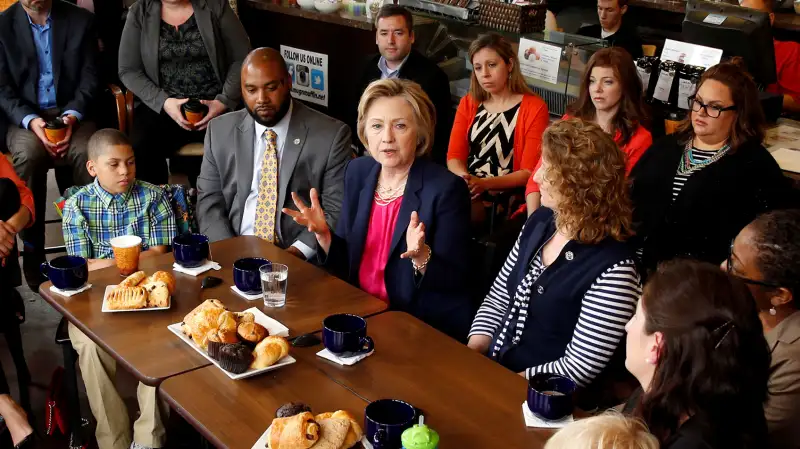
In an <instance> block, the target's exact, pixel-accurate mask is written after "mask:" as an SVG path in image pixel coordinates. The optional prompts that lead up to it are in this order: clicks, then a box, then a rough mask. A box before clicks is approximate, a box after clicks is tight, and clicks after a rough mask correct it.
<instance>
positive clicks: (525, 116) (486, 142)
mask: <svg viewBox="0 0 800 449" xmlns="http://www.w3.org/2000/svg"><path fill="white" fill-rule="evenodd" d="M469 58H470V62H471V63H472V66H473V71H472V80H471V83H470V88H469V93H468V94H467V95H466V96H465V97H464V98H462V99H461V103H460V104H459V105H458V111H457V112H456V118H455V122H454V123H453V131H452V133H451V134H450V147H449V149H448V151H447V168H449V169H450V171H451V172H453V173H455V174H456V175H458V176H461V177H462V178H464V180H465V181H466V182H467V184H468V185H469V190H470V194H471V195H472V200H473V207H472V222H473V223H475V224H478V223H482V222H483V221H484V219H485V215H486V209H485V207H484V203H483V201H482V195H483V193H484V192H502V191H508V190H512V189H516V188H521V187H523V186H524V185H525V183H526V182H527V180H528V178H529V177H530V176H531V174H532V173H533V168H534V167H535V166H536V162H537V161H538V160H539V157H540V155H541V153H542V150H541V146H542V134H543V133H544V130H545V128H547V124H548V121H549V114H548V112H547V105H546V104H545V102H544V101H542V99H541V98H539V97H538V96H536V94H534V93H533V92H532V91H531V89H530V88H529V87H528V85H527V84H526V82H525V78H524V77H523V76H522V72H520V69H519V64H517V61H516V54H515V53H514V49H513V48H512V47H511V44H510V43H509V42H508V41H507V40H505V39H504V38H503V37H501V36H500V35H498V34H494V33H490V34H484V35H481V36H479V37H478V38H477V39H476V40H475V41H474V42H472V45H470V48H469Z"/></svg>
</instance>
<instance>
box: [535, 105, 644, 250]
mask: <svg viewBox="0 0 800 449" xmlns="http://www.w3.org/2000/svg"><path fill="white" fill-rule="evenodd" d="M542 158H543V159H544V160H546V161H547V171H545V172H544V173H543V176H544V178H545V180H546V181H547V182H548V183H549V184H551V185H552V188H553V189H554V190H555V193H556V195H555V197H556V201H558V202H559V204H558V206H557V207H556V208H555V209H556V211H555V212H556V225H557V226H558V228H559V229H562V230H564V231H565V232H567V233H568V234H570V235H571V237H572V238H573V239H575V240H577V241H579V242H581V243H588V244H593V243H599V242H600V241H602V240H603V239H605V238H606V237H611V238H613V239H614V240H618V241H623V240H625V239H626V238H627V237H629V236H630V235H631V231H630V229H631V215H632V211H633V207H632V206H631V201H630V198H629V196H628V183H627V181H626V179H625V154H624V153H623V152H622V151H621V150H620V149H619V147H618V146H617V144H616V143H614V140H613V139H612V138H611V136H609V135H608V134H606V133H605V132H603V130H602V128H600V127H599V126H597V125H595V124H593V123H589V122H584V121H583V120H580V119H575V118H573V119H569V120H562V121H558V122H556V123H554V124H553V125H551V126H550V127H549V128H547V130H546V131H545V132H544V135H543V136H542Z"/></svg>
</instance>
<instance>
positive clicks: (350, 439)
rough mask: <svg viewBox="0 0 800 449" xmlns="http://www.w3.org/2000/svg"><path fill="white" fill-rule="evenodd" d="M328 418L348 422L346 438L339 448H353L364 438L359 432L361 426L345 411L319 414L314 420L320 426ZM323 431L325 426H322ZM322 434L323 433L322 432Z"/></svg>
mask: <svg viewBox="0 0 800 449" xmlns="http://www.w3.org/2000/svg"><path fill="white" fill-rule="evenodd" d="M329 418H339V419H346V420H348V421H350V428H349V429H348V430H347V437H346V438H345V439H344V443H342V445H341V448H343V449H349V448H351V447H353V446H355V445H356V444H357V443H358V442H359V441H361V438H362V437H363V436H364V432H363V431H362V430H361V426H360V425H359V424H358V421H357V420H356V418H355V417H354V416H353V415H352V414H350V412H348V411H345V410H337V411H335V412H333V413H330V412H328V413H320V414H319V415H317V416H316V417H314V419H316V420H317V422H318V423H320V425H322V422H323V421H324V420H326V419H329ZM322 427H323V430H324V427H325V426H322ZM323 433H324V432H323Z"/></svg>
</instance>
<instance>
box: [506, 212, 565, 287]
mask: <svg viewBox="0 0 800 449" xmlns="http://www.w3.org/2000/svg"><path fill="white" fill-rule="evenodd" d="M533 217H535V214H534V215H531V217H530V218H533ZM530 218H529V219H528V222H529V223H527V224H526V227H527V226H529V225H531V223H530V221H531V219H530ZM534 219H535V220H537V221H536V224H535V225H533V226H534V228H533V229H532V230H531V232H526V233H525V234H526V235H528V236H530V237H528V238H526V239H525V240H524V241H522V242H520V245H519V254H517V256H518V257H517V267H519V270H518V271H517V273H516V278H514V279H512V278H509V280H508V291H509V294H510V295H511V296H512V297H513V296H514V292H515V291H516V289H517V284H519V283H520V281H522V279H523V278H524V277H525V275H526V274H528V265H530V262H531V259H533V256H535V255H536V251H538V250H539V247H541V246H542V245H544V243H545V242H547V240H549V239H550V237H551V236H552V235H553V234H554V233H555V217H554V216H553V215H552V212H551V216H550V219H549V220H542V219H541V218H538V217H537V218H534ZM537 235H538V236H541V238H538V239H535V238H533V236H537Z"/></svg>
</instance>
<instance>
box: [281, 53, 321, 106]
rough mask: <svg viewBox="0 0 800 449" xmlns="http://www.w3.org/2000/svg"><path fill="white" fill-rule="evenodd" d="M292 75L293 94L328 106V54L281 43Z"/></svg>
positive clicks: (298, 97) (300, 98)
mask: <svg viewBox="0 0 800 449" xmlns="http://www.w3.org/2000/svg"><path fill="white" fill-rule="evenodd" d="M281 55H283V59H285V60H286V66H287V68H288V69H289V75H290V76H291V77H292V96H293V97H295V98H297V99H299V100H304V101H309V102H311V103H317V104H321V105H323V106H325V107H327V106H328V55H324V54H322V53H315V52H313V51H308V50H302V49H300V48H294V47H287V46H285V45H281Z"/></svg>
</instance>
